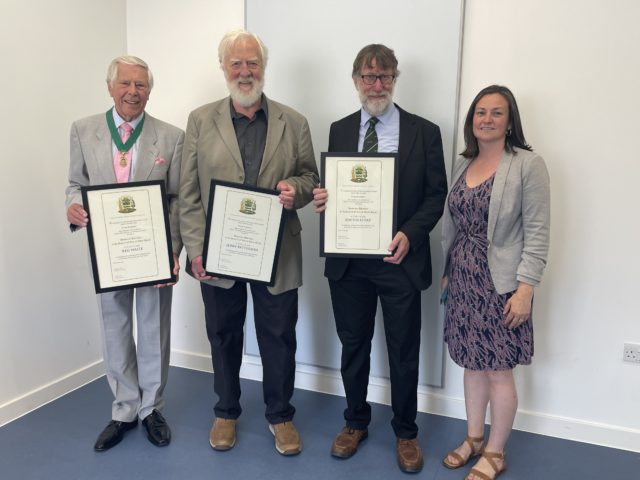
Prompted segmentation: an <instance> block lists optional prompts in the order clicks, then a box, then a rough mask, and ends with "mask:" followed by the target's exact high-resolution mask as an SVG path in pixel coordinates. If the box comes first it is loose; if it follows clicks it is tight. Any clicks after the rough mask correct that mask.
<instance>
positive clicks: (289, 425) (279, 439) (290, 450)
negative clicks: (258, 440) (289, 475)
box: [269, 422, 302, 455]
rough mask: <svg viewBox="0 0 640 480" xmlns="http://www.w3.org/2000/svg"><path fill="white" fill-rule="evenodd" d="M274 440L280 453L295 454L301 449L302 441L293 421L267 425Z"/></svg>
mask: <svg viewBox="0 0 640 480" xmlns="http://www.w3.org/2000/svg"><path fill="white" fill-rule="evenodd" d="M269 430H271V433H273V436H274V437H275V440H276V450H277V451H278V453H279V454H280V455H297V454H299V453H300V452H301V451H302V442H301V441H300V435H299V434H298V430H296V427H295V426H294V425H293V422H282V423H276V424H271V425H269Z"/></svg>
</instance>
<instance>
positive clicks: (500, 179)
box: [442, 148, 551, 294]
mask: <svg viewBox="0 0 640 480" xmlns="http://www.w3.org/2000/svg"><path fill="white" fill-rule="evenodd" d="M515 151H516V153H515V154H511V153H508V152H506V151H505V152H504V153H503V154H502V159H501V160H500V163H499V164H498V169H497V170H496V173H495V177H494V179H493V189H492V190H491V198H490V200H489V220H488V227H487V239H488V240H489V249H488V252H487V260H488V262H489V271H490V272H491V279H492V280H493V284H494V285H495V287H496V291H497V292H498V293H500V294H503V293H508V292H512V291H514V290H515V289H516V288H517V287H518V282H524V283H528V284H530V285H538V283H540V280H541V279H542V273H543V271H544V268H545V266H546V264H547V251H548V249H549V227H550V222H551V218H550V194H549V173H548V172H547V167H546V165H545V163H544V160H543V159H542V157H540V155H538V154H536V153H534V152H529V151H527V150H522V149H520V148H516V149H515ZM470 162H471V160H470V159H468V158H464V157H459V158H458V159H457V160H456V162H455V163H454V166H453V172H452V174H451V185H452V186H453V185H455V183H456V181H457V180H458V178H460V176H461V175H462V174H463V173H464V172H465V171H466V169H467V166H468V165H469V163H470ZM457 231H458V230H457V228H456V225H455V223H454V222H453V218H452V217H451V211H450V210H449V204H448V201H447V204H446V205H445V209H444V215H443V216H442V247H443V250H444V256H445V259H446V265H447V268H448V264H449V250H450V249H451V246H452V245H453V241H454V240H455V238H456V234H457Z"/></svg>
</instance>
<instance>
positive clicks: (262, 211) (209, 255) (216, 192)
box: [202, 180, 285, 285]
mask: <svg viewBox="0 0 640 480" xmlns="http://www.w3.org/2000/svg"><path fill="white" fill-rule="evenodd" d="M284 222H285V215H284V207H283V206H282V205H281V204H280V198H279V193H278V192H277V191H275V190H266V189H262V188H257V187H249V186H247V185H241V184H236V183H229V182H222V181H218V180H212V181H211V189H210V194H209V209H208V211H207V227H206V230H205V240H204V249H205V251H204V252H203V256H202V257H203V262H204V268H205V271H206V272H207V274H209V275H211V276H214V277H221V278H232V279H235V280H245V281H252V282H256V283H264V284H267V285H273V282H274V281H275V275H276V266H277V262H278V255H279V251H280V242H281V239H282V231H283V230H282V229H283V226H284Z"/></svg>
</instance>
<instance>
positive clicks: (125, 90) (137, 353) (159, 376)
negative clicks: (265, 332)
mask: <svg viewBox="0 0 640 480" xmlns="http://www.w3.org/2000/svg"><path fill="white" fill-rule="evenodd" d="M152 87H153V76H152V74H151V71H150V70H149V67H148V65H147V64H146V63H145V62H144V61H142V60H141V59H139V58H137V57H132V56H122V57H118V58H115V59H114V60H113V61H112V62H111V64H110V65H109V69H108V72H107V88H108V90H109V94H110V96H111V97H112V98H113V102H114V106H113V108H110V109H109V110H108V111H107V112H106V114H105V113H101V114H98V115H94V116H91V117H87V118H83V119H81V120H78V121H76V122H74V124H73V125H72V126H71V162H70V167H69V186H68V187H67V190H66V195H67V197H66V206H67V220H68V221H69V223H70V224H71V229H72V230H76V229H77V228H82V227H86V226H87V224H88V222H89V221H90V219H89V218H88V214H87V212H86V211H85V209H84V208H83V205H82V197H81V191H80V189H81V187H83V186H89V185H101V184H113V183H116V182H117V183H123V182H129V181H145V180H164V182H165V186H166V191H167V194H168V197H169V219H170V224H171V225H170V227H171V237H172V243H173V257H174V274H176V275H177V274H178V271H179V268H180V266H179V263H178V254H179V253H180V250H181V249H182V241H181V240H180V234H179V225H178V202H177V194H178V188H179V184H180V161H181V159H182V145H183V142H184V132H183V131H182V130H180V129H178V128H176V127H174V126H172V125H169V124H167V123H165V122H162V121H160V120H158V119H156V118H153V117H152V116H151V115H149V114H148V113H146V112H145V106H146V104H147V100H148V99H149V94H150V92H151V89H152ZM125 131H127V134H126V135H125V133H124V132H125ZM117 136H119V137H120V138H117ZM127 136H128V137H129V139H127V138H126V137H127ZM161 287H164V288H161ZM171 294H172V287H171V284H169V285H158V286H153V287H142V288H136V289H126V290H117V291H114V292H109V293H102V294H98V295H97V299H98V310H99V312H100V320H101V322H100V325H101V328H102V339H103V354H104V361H105V365H106V369H107V379H108V381H109V386H110V387H111V391H112V392H113V395H114V397H115V400H114V402H113V405H112V409H111V418H112V420H111V421H110V422H109V423H108V425H107V426H106V428H105V429H104V430H103V431H102V432H101V433H100V435H99V436H98V439H97V441H96V443H95V445H94V449H95V450H96V451H104V450H108V449H109V448H111V447H113V446H114V445H116V444H118V443H119V442H120V441H121V440H122V438H123V436H124V434H125V432H126V431H128V430H131V429H132V428H134V427H135V426H136V425H137V424H138V418H140V420H142V423H143V425H144V427H145V429H146V431H147V437H148V439H149V441H150V442H151V443H153V444H154V445H157V446H159V447H162V446H165V445H168V444H169V442H170V441H171V430H170V429H169V426H168V425H167V422H166V420H165V419H164V417H163V416H162V414H161V413H160V410H161V409H162V407H163V405H164V400H163V397H162V393H163V390H164V387H165V384H166V381H167V372H168V368H169V335H170V323H171ZM134 296H135V299H136V321H137V332H138V340H137V348H136V344H135V343H134V339H133V334H132V331H133V299H134Z"/></svg>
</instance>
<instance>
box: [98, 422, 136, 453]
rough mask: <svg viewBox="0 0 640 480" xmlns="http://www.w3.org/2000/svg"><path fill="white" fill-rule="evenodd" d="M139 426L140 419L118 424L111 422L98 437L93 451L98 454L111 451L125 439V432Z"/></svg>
mask: <svg viewBox="0 0 640 480" xmlns="http://www.w3.org/2000/svg"><path fill="white" fill-rule="evenodd" d="M137 425H138V419H135V420H134V421H133V422H118V421H117V420H111V421H110V422H109V424H108V425H107V426H106V427H105V428H104V430H102V432H101V433H100V435H98V440H96V443H95V445H94V446H93V449H94V450H95V451H96V452H104V451H105V450H109V449H110V448H111V447H113V446H115V445H117V444H119V443H120V441H121V440H122V437H124V432H127V431H129V430H131V429H132V428H136V426H137Z"/></svg>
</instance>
